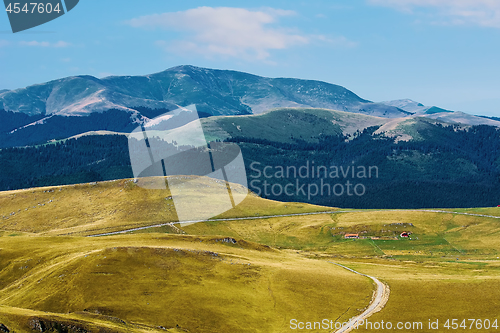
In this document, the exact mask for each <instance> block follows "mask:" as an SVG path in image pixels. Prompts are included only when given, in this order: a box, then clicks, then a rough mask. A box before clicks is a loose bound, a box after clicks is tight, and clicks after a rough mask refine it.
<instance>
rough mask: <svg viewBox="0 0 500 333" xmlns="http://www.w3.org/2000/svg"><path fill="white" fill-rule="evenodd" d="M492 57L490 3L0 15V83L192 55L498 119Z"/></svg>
mask: <svg viewBox="0 0 500 333" xmlns="http://www.w3.org/2000/svg"><path fill="white" fill-rule="evenodd" d="M498 59H500V0H345V1H334V0H325V1H320V0H308V1H272V0H267V1H252V2H249V1H182V2H181V1H167V0H147V1H136V2H132V1H123V0H121V1H118V0H105V1H97V0H81V1H80V3H79V4H78V6H77V7H75V8H74V9H73V10H72V11H71V12H69V13H67V14H65V15H63V16H62V17H60V18H58V19H56V20H54V21H52V22H49V23H46V24H44V25H42V26H39V27H36V28H34V29H31V30H28V31H25V32H20V33H17V34H13V33H12V32H11V30H10V25H9V22H8V18H7V14H6V13H5V12H4V13H0V89H15V88H20V87H24V86H27V85H31V84H36V83H42V82H46V81H49V80H53V79H58V78H61V77H65V76H72V75H81V74H87V75H94V76H97V77H103V76H107V75H145V74H150V73H155V72H160V71H162V70H165V69H167V68H170V67H173V66H177V65H182V64H192V65H196V66H201V67H210V68H219V69H234V70H240V71H245V72H250V73H254V74H257V75H262V76H270V77H297V78H304V79H316V80H322V81H327V82H330V83H335V84H339V85H342V86H345V87H346V88H348V89H350V90H352V91H354V92H355V93H356V94H358V95H360V96H361V97H363V98H366V99H369V100H373V101H383V100H392V99H401V98H411V99H413V100H416V101H419V102H421V103H423V104H425V105H436V106H440V107H444V108H449V109H452V110H457V111H466V112H469V113H473V114H483V115H491V116H500V62H499V60H498Z"/></svg>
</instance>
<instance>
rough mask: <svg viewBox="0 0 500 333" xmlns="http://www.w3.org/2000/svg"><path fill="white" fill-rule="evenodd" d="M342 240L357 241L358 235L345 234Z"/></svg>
mask: <svg viewBox="0 0 500 333" xmlns="http://www.w3.org/2000/svg"><path fill="white" fill-rule="evenodd" d="M344 238H346V239H358V238H359V234H345V235H344Z"/></svg>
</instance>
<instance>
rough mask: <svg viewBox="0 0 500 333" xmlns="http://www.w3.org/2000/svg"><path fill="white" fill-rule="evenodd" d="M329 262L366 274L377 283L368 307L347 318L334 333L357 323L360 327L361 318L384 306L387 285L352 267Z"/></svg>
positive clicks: (386, 296) (346, 329) (350, 329)
mask: <svg viewBox="0 0 500 333" xmlns="http://www.w3.org/2000/svg"><path fill="white" fill-rule="evenodd" d="M329 263H331V264H334V265H337V266H340V267H342V268H344V269H347V270H348V271H351V272H353V273H355V274H358V275H362V276H366V277H367V278H370V279H372V280H373V282H375V284H376V285H377V291H376V292H375V294H374V296H373V299H372V301H371V303H370V305H369V306H368V308H367V309H366V310H365V311H364V312H363V313H362V314H360V315H359V316H356V317H354V318H351V319H349V322H348V323H347V324H346V325H345V326H343V327H342V328H341V329H339V330H337V331H335V333H347V332H350V331H352V330H353V329H354V328H356V325H359V327H362V321H363V320H365V319H366V318H368V317H370V316H371V315H372V314H374V313H375V312H378V311H380V310H382V309H383V307H384V306H385V304H386V303H387V301H388V300H389V286H387V285H386V284H384V283H382V282H380V281H379V279H377V278H375V277H373V276H369V275H366V274H362V273H359V272H356V271H355V270H353V269H350V268H348V267H345V266H343V265H341V264H337V263H334V262H331V261H329Z"/></svg>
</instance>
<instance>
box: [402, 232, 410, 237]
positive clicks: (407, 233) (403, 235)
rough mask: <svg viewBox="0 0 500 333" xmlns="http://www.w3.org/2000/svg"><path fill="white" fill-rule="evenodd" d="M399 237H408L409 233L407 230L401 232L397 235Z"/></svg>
mask: <svg viewBox="0 0 500 333" xmlns="http://www.w3.org/2000/svg"><path fill="white" fill-rule="evenodd" d="M399 236H400V237H402V238H409V237H410V233H409V232H402V233H401V235H399Z"/></svg>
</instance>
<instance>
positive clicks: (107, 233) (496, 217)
mask: <svg viewBox="0 0 500 333" xmlns="http://www.w3.org/2000/svg"><path fill="white" fill-rule="evenodd" d="M382 211H383V212H428V213H446V214H457V215H468V216H478V217H489V218H493V219H500V216H494V215H483V214H473V213H459V212H453V211H447V210H431V209H407V210H405V209H385V210H372V212H382ZM359 212H366V210H336V211H325V212H313V213H297V214H284V215H267V216H251V217H233V218H227V219H210V220H193V221H182V222H167V223H161V224H155V225H148V226H145V227H137V228H131V229H126V230H120V231H113V232H106V233H102V234H95V235H89V236H87V237H100V236H112V235H119V234H126V233H128V232H132V231H139V230H145V229H151V228H159V227H164V226H168V225H173V224H180V225H181V226H182V225H183V224H193V223H199V222H208V221H210V222H219V221H241V220H258V219H269V218H273V217H293V216H307V215H323V214H340V213H359Z"/></svg>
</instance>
